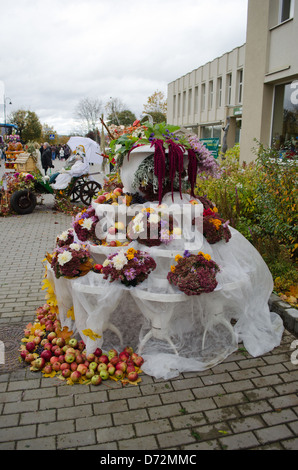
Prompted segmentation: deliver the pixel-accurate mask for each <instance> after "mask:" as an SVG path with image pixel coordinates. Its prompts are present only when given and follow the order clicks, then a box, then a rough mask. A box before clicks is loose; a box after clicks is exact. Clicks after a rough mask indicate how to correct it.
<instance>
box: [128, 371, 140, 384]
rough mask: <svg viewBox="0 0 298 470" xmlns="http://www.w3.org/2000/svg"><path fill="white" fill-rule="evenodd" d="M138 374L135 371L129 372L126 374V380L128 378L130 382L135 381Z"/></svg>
mask: <svg viewBox="0 0 298 470" xmlns="http://www.w3.org/2000/svg"><path fill="white" fill-rule="evenodd" d="M138 377H139V376H138V374H137V372H136V371H134V372H129V374H127V378H128V380H130V381H131V382H135V381H136V380H138Z"/></svg>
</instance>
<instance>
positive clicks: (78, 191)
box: [3, 144, 101, 214]
mask: <svg viewBox="0 0 298 470" xmlns="http://www.w3.org/2000/svg"><path fill="white" fill-rule="evenodd" d="M16 153H17V154H16V155H14V158H13V160H11V163H10V164H11V166H10V167H9V168H10V169H13V170H14V172H9V173H6V174H5V175H4V178H3V190H4V195H3V197H6V198H7V197H8V196H9V203H10V207H11V209H12V210H13V211H14V212H16V213H17V214H30V213H31V212H33V210H34V209H35V207H36V204H37V197H38V195H42V194H53V195H54V196H55V197H56V198H57V199H58V200H61V199H69V201H70V202H71V203H74V202H81V203H83V204H84V205H86V206H89V205H90V204H91V201H92V199H93V197H94V196H95V195H96V194H97V193H98V191H99V190H100V189H101V185H100V184H99V183H98V182H97V181H95V180H94V179H93V178H92V175H91V174H90V173H89V163H90V160H89V159H88V157H85V154H84V149H80V148H79V149H78V150H77V151H76V149H74V153H73V156H72V157H71V158H70V159H69V160H68V161H67V163H66V165H65V167H64V168H63V169H62V171H61V174H58V173H57V174H55V175H53V176H54V178H53V177H51V178H49V177H43V176H42V174H41V169H40V168H39V155H38V153H39V151H38V150H37V148H36V146H34V145H33V144H32V145H31V146H29V148H27V149H26V151H24V149H22V150H20V151H18V152H16ZM59 177H60V178H62V183H61V180H60V184H57V182H56V180H57V179H58V181H59ZM5 192H6V194H5Z"/></svg>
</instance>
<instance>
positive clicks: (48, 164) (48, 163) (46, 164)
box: [41, 142, 54, 175]
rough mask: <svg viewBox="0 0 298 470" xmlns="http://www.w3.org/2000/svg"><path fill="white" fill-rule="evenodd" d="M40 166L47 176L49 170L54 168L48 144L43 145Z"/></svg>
mask: <svg viewBox="0 0 298 470" xmlns="http://www.w3.org/2000/svg"><path fill="white" fill-rule="evenodd" d="M41 166H42V167H43V169H44V174H45V175H46V174H47V171H48V169H49V168H54V165H53V163H52V150H51V147H50V144H49V143H48V142H45V143H44V144H43V152H42V154H41Z"/></svg>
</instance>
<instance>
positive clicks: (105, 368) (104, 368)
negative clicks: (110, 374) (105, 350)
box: [97, 362, 108, 372]
mask: <svg viewBox="0 0 298 470" xmlns="http://www.w3.org/2000/svg"><path fill="white" fill-rule="evenodd" d="M107 368H108V366H107V364H105V363H104V362H101V363H100V364H98V366H97V370H98V372H100V371H101V370H107Z"/></svg>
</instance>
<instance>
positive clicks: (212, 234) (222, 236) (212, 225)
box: [203, 207, 231, 245]
mask: <svg viewBox="0 0 298 470" xmlns="http://www.w3.org/2000/svg"><path fill="white" fill-rule="evenodd" d="M228 224H229V221H228V220H227V221H225V220H224V219H222V218H221V217H220V216H219V214H218V211H217V209H216V207H214V208H213V209H211V208H209V209H205V210H204V212H203V235H204V237H205V238H206V240H207V241H208V243H210V244H211V245H213V244H214V243H217V242H219V241H221V240H225V241H226V242H228V241H229V240H230V238H231V232H230V229H229V226H228Z"/></svg>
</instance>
